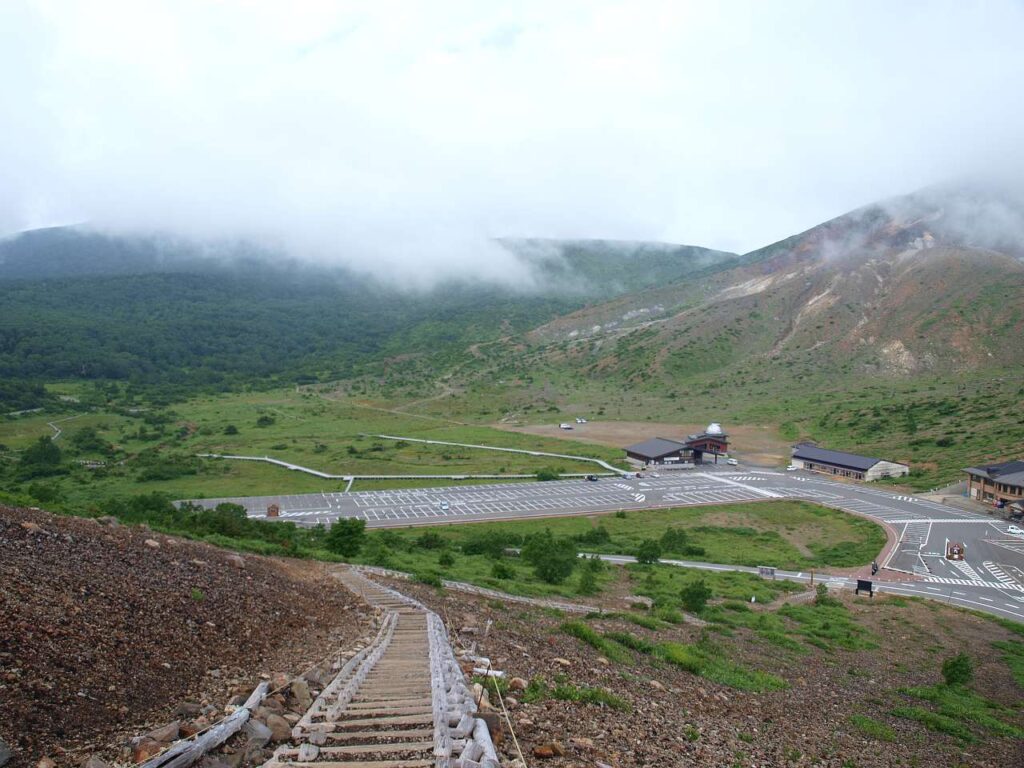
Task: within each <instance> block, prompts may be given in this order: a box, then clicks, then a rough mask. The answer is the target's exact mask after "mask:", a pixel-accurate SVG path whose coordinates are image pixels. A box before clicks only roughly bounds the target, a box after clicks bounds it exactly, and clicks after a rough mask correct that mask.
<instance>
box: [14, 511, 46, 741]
mask: <svg viewBox="0 0 1024 768" xmlns="http://www.w3.org/2000/svg"><path fill="white" fill-rule="evenodd" d="M21 527H22V528H24V529H25V530H26V531H28V532H29V533H39V532H40V531H42V530H43V529H42V528H41V527H40V525H39V524H38V523H33V522H31V521H29V520H26V521H25V522H23V523H22V524H21ZM43 759H44V760H48V759H49V758H43Z"/></svg>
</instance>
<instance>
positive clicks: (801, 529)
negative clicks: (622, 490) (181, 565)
mask: <svg viewBox="0 0 1024 768" xmlns="http://www.w3.org/2000/svg"><path fill="white" fill-rule="evenodd" d="M624 515H625V516H619V515H616V514H611V513H609V514H602V515H588V516H577V517H557V518H546V519H540V520H536V519H533V520H522V521H513V522H495V523H474V524H470V525H445V526H432V527H431V529H430V530H432V531H436V532H437V533H438V534H439V535H440V536H441V537H443V538H444V539H445V540H446V541H448V542H450V543H451V544H453V545H456V546H458V545H460V544H462V543H464V542H465V541H467V540H468V539H470V538H473V537H476V536H479V535H481V534H482V533H484V532H489V531H499V532H507V533H510V534H513V535H516V536H526V535H529V534H531V533H535V532H537V531H541V530H544V529H550V530H551V531H552V533H554V534H556V535H559V536H577V537H584V536H586V535H587V534H588V533H590V532H592V531H594V530H595V529H596V528H598V527H601V528H603V529H605V530H606V531H607V532H608V536H609V539H608V540H607V541H603V542H597V541H588V540H586V539H585V538H584V539H582V540H581V543H580V548H581V549H582V550H583V551H586V552H599V553H605V554H632V553H634V552H635V551H636V548H637V546H638V545H639V544H640V542H641V541H643V540H644V539H660V538H661V537H662V535H663V534H664V533H665V531H666V530H668V529H670V528H679V529H682V530H684V531H686V534H687V538H688V540H689V542H690V544H691V545H693V546H697V547H701V548H703V549H704V553H703V554H694V553H689V554H687V553H681V554H680V556H681V557H684V558H685V559H689V560H699V561H703V562H713V563H727V564H731V565H751V566H757V565H774V566H776V567H778V568H787V569H797V570H807V569H810V568H823V567H837V568H839V567H849V566H858V565H863V564H864V563H869V562H871V560H872V559H873V558H874V557H876V556H877V555H878V553H879V551H880V550H881V549H882V547H883V546H884V545H885V533H884V531H883V530H882V529H881V528H880V527H879V526H877V525H875V524H874V523H872V522H870V521H868V520H865V519H863V518H859V517H854V516H853V515H849V514H846V513H844V512H838V511H835V510H831V509H826V508H825V507H819V506H817V505H815V504H809V503H807V502H802V501H765V502H757V503H743V504H722V505H711V506H700V507H679V508H673V509H653V510H646V511H642V512H627V513H624ZM422 530H423V529H422V528H408V529H395V530H394V531H393V535H395V536H399V537H402V538H404V539H415V538H417V537H418V536H420V535H421V533H422ZM673 554H674V553H672V552H669V551H665V552H663V557H672V556H673Z"/></svg>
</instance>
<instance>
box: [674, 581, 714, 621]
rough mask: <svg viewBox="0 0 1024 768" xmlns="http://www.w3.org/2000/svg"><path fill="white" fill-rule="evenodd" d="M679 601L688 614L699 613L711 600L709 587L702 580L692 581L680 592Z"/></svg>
mask: <svg viewBox="0 0 1024 768" xmlns="http://www.w3.org/2000/svg"><path fill="white" fill-rule="evenodd" d="M679 599H680V600H681V601H682V603H683V608H685V609H686V610H688V611H689V612H690V613H700V612H701V611H703V610H704V607H705V606H706V605H707V604H708V600H710V599H711V587H709V586H708V585H707V583H706V582H705V581H704V579H694V580H693V581H691V582H689V583H688V584H686V585H685V586H684V587H683V588H682V590H680V592H679Z"/></svg>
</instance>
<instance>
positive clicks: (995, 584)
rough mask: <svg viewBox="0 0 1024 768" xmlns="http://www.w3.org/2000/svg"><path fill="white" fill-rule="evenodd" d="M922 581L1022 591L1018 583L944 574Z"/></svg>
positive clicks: (1023, 589)
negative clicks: (947, 576)
mask: <svg viewBox="0 0 1024 768" xmlns="http://www.w3.org/2000/svg"><path fill="white" fill-rule="evenodd" d="M923 581H924V582H925V583H927V584H948V585H951V586H959V587H988V588H989V589H1001V590H1009V591H1013V592H1024V586H1021V585H1020V584H1004V583H1003V582H1001V581H981V580H980V579H950V578H946V577H945V576H928V577H926V578H925V579H923Z"/></svg>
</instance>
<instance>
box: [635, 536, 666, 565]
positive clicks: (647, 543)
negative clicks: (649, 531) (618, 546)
mask: <svg viewBox="0 0 1024 768" xmlns="http://www.w3.org/2000/svg"><path fill="white" fill-rule="evenodd" d="M660 557H661V544H659V543H658V542H657V541H655V540H654V539H644V540H643V541H641V542H640V546H639V547H637V549H636V560H637V562H638V563H644V564H650V563H656V562H658V559H659V558H660Z"/></svg>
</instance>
